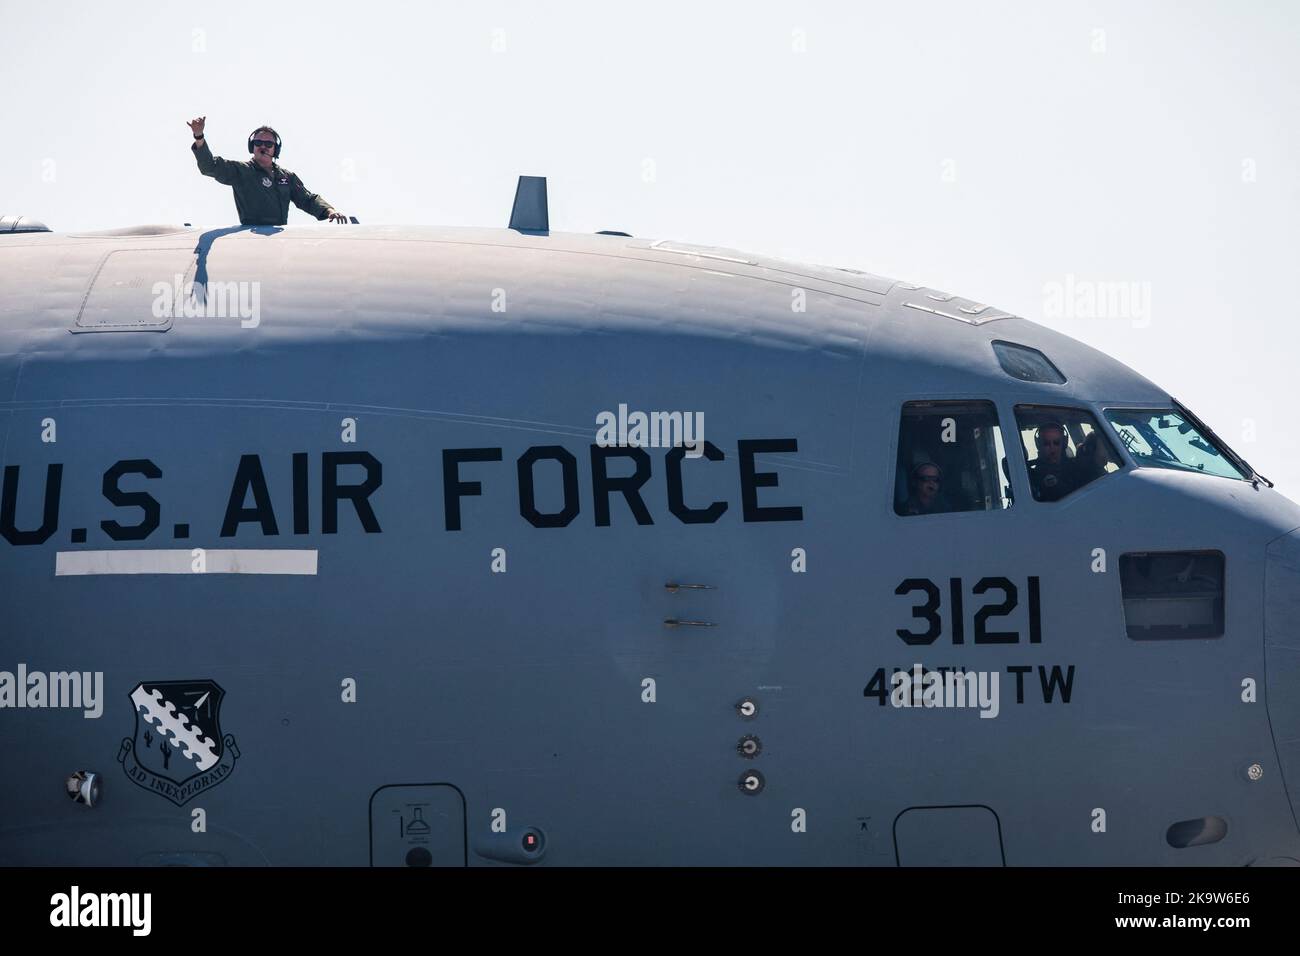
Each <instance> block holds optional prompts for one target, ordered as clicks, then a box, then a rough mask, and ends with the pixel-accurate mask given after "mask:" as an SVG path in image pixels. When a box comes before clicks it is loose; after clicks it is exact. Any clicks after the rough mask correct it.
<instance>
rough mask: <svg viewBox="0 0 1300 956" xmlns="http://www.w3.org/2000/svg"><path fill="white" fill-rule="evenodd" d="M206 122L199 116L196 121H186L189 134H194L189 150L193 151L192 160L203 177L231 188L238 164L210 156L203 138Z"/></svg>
mask: <svg viewBox="0 0 1300 956" xmlns="http://www.w3.org/2000/svg"><path fill="white" fill-rule="evenodd" d="M206 120H207V117H206V116H200V117H199V118H198V119H192V120H189V121H188V124H189V127H190V132H191V133H193V134H194V145H193V146H191V147H190V149H191V150H193V152H194V159H195V160H196V161H197V162H198V164H199V172H201V173H202V174H203V175H204V176H211V177H212V178H213V179H215V180H216V181H217V182H219V183H225V184H226V185H227V186H233V185H234V184H235V179H236V177H237V176H238V175H239V163H232V162H231V161H230V160H228V159H222V158H221V157H220V156H213V155H212V150H210V149H208V141H207V140H206V139H205V138H204V136H203V125H204V123H205V121H206Z"/></svg>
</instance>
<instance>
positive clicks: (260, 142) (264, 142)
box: [253, 139, 275, 149]
mask: <svg viewBox="0 0 1300 956" xmlns="http://www.w3.org/2000/svg"><path fill="white" fill-rule="evenodd" d="M253 145H254V146H265V147H266V148H267V149H275V140H273V139H255V140H253Z"/></svg>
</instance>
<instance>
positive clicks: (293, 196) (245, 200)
mask: <svg viewBox="0 0 1300 956" xmlns="http://www.w3.org/2000/svg"><path fill="white" fill-rule="evenodd" d="M190 149H191V150H193V152H194V158H195V160H197V161H198V164H199V172H201V173H202V174H203V175H204V176H211V177H212V178H213V179H215V180H216V181H217V182H219V183H225V184H226V185H227V186H229V187H231V189H232V191H233V192H234V194H235V209H236V211H237V212H238V213H239V221H240V222H241V223H242V224H244V225H245V226H283V225H284V224H285V223H287V222H288V221H289V203H290V202H291V201H292V202H293V204H294V205H295V206H297V207H298V208H299V209H301V210H302V211H303V212H305V213H308V214H309V215H312V216H315V217H316V218H317V219H324V218H326V217H327V216H329V214H330V213H332V212H333V211H334V208H333V207H332V206H331V205H330V204H329V203H327V202H326V201H325V200H324V199H321V197H320V196H318V195H316V194H315V193H311V192H308V191H307V188H306V187H305V186H303V184H302V180H301V179H299V178H298V177H297V176H296V175H294V174H293V173H291V172H289V170H287V169H285V168H283V167H282V166H281V165H280V164H279V163H272V164H271V168H270V170H264V169H262V167H261V166H259V165H257V162H256V160H253V159H249V160H247V161H246V162H242V163H237V162H235V161H234V160H230V159H222V158H221V157H220V156H213V155H212V150H210V149H208V141H207V140H206V139H205V140H204V141H203V145H202V146H200V145H199V144H198V143H197V142H196V143H195V144H194V145H193V146H191V147H190Z"/></svg>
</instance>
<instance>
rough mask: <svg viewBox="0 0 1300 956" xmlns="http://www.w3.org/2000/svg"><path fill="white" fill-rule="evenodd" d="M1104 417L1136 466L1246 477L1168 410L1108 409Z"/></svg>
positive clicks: (1182, 418)
mask: <svg viewBox="0 0 1300 956" xmlns="http://www.w3.org/2000/svg"><path fill="white" fill-rule="evenodd" d="M1106 418H1107V419H1108V420H1109V421H1110V424H1111V427H1112V428H1114V429H1115V432H1116V434H1118V435H1119V440H1120V441H1122V442H1123V443H1124V447H1125V448H1127V449H1128V451H1129V454H1130V455H1132V456H1133V460H1134V461H1136V462H1137V463H1138V464H1139V465H1142V466H1145V467H1149V468H1173V469H1176V470H1178V471H1196V472H1200V473H1201V474H1205V475H1218V476H1219V477H1221V478H1241V479H1246V478H1247V477H1249V476H1248V475H1246V473H1245V472H1243V471H1242V470H1241V469H1240V468H1238V467H1237V466H1236V465H1235V464H1234V463H1233V462H1232V460H1231V459H1230V457H1229V453H1228V452H1227V451H1226V450H1225V449H1224V448H1222V447H1221V446H1220V445H1219V444H1218V443H1217V442H1216V441H1215V440H1214V438H1213V437H1211V436H1210V435H1208V434H1205V433H1202V432H1201V431H1200V430H1198V429H1197V428H1196V426H1195V425H1193V424H1192V423H1191V422H1190V421H1188V420H1187V418H1186V417H1185V416H1183V415H1181V414H1179V413H1178V412H1177V411H1175V410H1174V409H1172V408H1164V409H1156V410H1150V409H1131V408H1108V409H1106Z"/></svg>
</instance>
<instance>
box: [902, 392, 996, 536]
mask: <svg viewBox="0 0 1300 956" xmlns="http://www.w3.org/2000/svg"><path fill="white" fill-rule="evenodd" d="M1006 475H1007V470H1006V450H1005V449H1004V448H1003V446H1002V430H1001V428H999V427H998V413H997V409H996V408H995V407H994V406H993V403H992V402H908V403H907V404H906V405H904V406H903V417H902V422H901V424H900V425H899V431H898V470H897V477H896V480H895V483H894V484H895V487H894V511H895V512H896V513H898V514H900V515H929V514H943V513H945V512H952V511H991V510H997V509H1001V508H1009V507H1011V484H1010V480H1009V479H1008V478H1007V477H1006Z"/></svg>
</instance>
